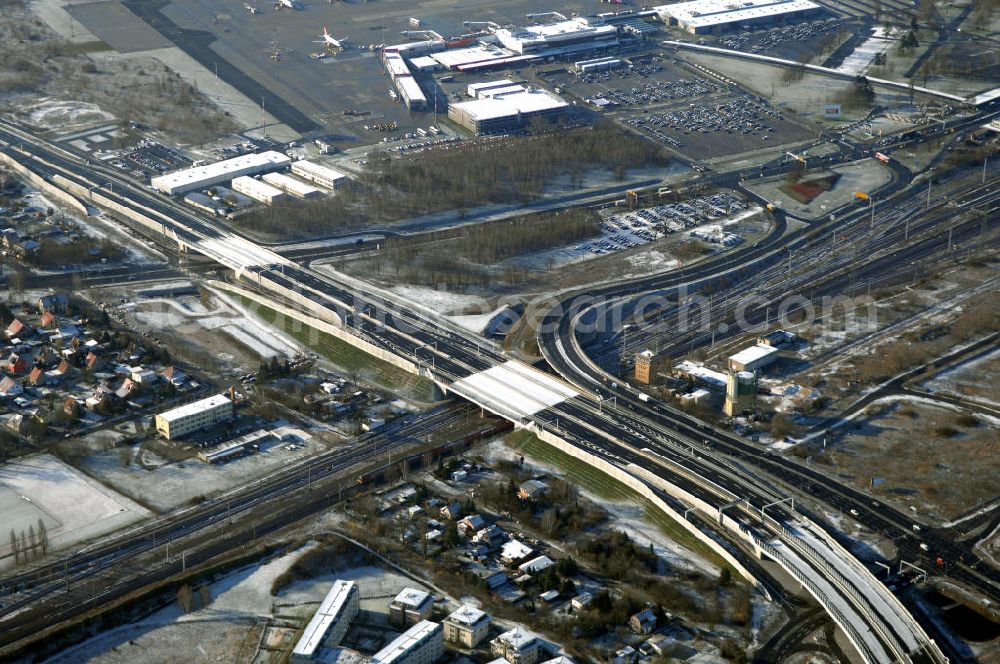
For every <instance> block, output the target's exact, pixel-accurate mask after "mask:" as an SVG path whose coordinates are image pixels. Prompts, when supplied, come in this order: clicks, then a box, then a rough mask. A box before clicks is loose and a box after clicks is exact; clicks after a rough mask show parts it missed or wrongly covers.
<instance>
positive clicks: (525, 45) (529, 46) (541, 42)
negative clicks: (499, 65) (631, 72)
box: [494, 18, 618, 55]
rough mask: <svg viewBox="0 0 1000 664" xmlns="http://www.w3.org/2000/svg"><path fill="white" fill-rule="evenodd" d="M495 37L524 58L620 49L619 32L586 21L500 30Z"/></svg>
mask: <svg viewBox="0 0 1000 664" xmlns="http://www.w3.org/2000/svg"><path fill="white" fill-rule="evenodd" d="M494 34H495V35H496V37H497V39H498V40H499V41H500V43H501V44H503V46H504V47H506V48H508V49H510V50H511V51H514V52H515V53H519V54H521V55H529V54H536V55H546V54H559V53H573V52H582V51H589V50H595V49H601V48H608V47H611V46H617V45H618V28H616V27H615V26H613V25H604V24H600V23H598V24H595V25H591V24H590V22H589V21H587V19H585V18H572V19H569V20H566V21H558V22H555V23H546V24H543V25H529V26H525V27H523V28H501V29H499V30H496V31H495V32H494Z"/></svg>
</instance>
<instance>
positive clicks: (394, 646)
mask: <svg viewBox="0 0 1000 664" xmlns="http://www.w3.org/2000/svg"><path fill="white" fill-rule="evenodd" d="M440 629H441V625H439V624H437V623H436V622H431V621H430V620H421V621H420V622H418V623H417V624H416V625H414V626H413V627H411V628H410V629H408V630H406V631H405V632H403V633H402V634H400V635H399V636H397V637H396V638H395V639H393V640H392V642H391V643H389V645H387V646H386V647H384V648H382V649H381V650H379V651H378V652H377V653H375V655H373V656H372V664H392V662H395V661H396V660H398V659H400V658H402V657H405V656H406V654H407V653H409V652H410V649H411V648H413V647H415V646H416V645H418V644H419V643H420V642H421V640H422V639H424V638H425V637H427V636H428V635H430V634H432V633H433V632H434V631H436V630H440Z"/></svg>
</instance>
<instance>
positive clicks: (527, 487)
mask: <svg viewBox="0 0 1000 664" xmlns="http://www.w3.org/2000/svg"><path fill="white" fill-rule="evenodd" d="M548 490H549V485H548V484H546V483H545V482H542V481H541V480H528V481H527V482H523V483H522V484H521V486H520V487H518V489H517V497H518V498H520V499H522V500H540V499H541V498H542V497H544V496H545V494H546V493H547V492H548Z"/></svg>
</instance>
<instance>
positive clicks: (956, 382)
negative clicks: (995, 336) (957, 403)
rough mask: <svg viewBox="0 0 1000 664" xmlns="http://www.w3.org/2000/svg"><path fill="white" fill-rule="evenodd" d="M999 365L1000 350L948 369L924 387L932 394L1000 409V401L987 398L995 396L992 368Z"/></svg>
mask: <svg viewBox="0 0 1000 664" xmlns="http://www.w3.org/2000/svg"><path fill="white" fill-rule="evenodd" d="M998 363H1000V349H998V350H995V351H993V352H992V353H988V354H986V355H982V356H980V357H978V358H976V359H974V360H971V361H969V362H963V363H961V364H959V365H957V366H954V367H952V368H950V369H946V370H944V371H942V372H941V373H939V374H938V375H937V376H935V377H934V378H932V379H931V380H929V381H927V382H926V383H924V387H925V388H926V389H927V390H928V391H930V392H945V393H947V394H954V395H956V396H962V397H965V398H967V399H970V400H972V401H980V402H982V403H984V404H987V405H990V406H998V407H1000V400H998V399H990V398H989V397H988V396H986V395H991V394H993V392H992V387H993V384H992V383H993V381H992V374H991V372H990V368H991V367H993V366H996V365H997V364H998Z"/></svg>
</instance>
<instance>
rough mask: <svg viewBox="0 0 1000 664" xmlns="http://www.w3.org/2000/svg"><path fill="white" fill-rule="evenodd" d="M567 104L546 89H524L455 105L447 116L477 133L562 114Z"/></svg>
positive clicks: (499, 129)
mask: <svg viewBox="0 0 1000 664" xmlns="http://www.w3.org/2000/svg"><path fill="white" fill-rule="evenodd" d="M568 106H569V105H568V104H567V103H566V102H564V101H563V100H562V99H560V98H559V97H557V96H556V95H554V94H551V93H549V92H546V91H544V90H525V91H522V92H514V93H512V94H505V95H498V96H494V97H490V98H488V99H476V100H473V101H463V102H459V103H457V104H452V105H451V106H449V107H448V117H449V118H450V119H451V120H453V121H454V122H456V123H458V124H460V125H462V126H463V127H465V128H466V129H468V130H469V131H472V132H474V133H476V134H490V133H494V132H499V131H507V130H510V129H517V128H519V127H523V126H524V125H525V124H526V123H528V122H529V121H530V120H532V119H533V118H546V119H553V118H556V117H559V116H560V115H561V114H562V113H564V112H565V111H566V108H567V107H568Z"/></svg>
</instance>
